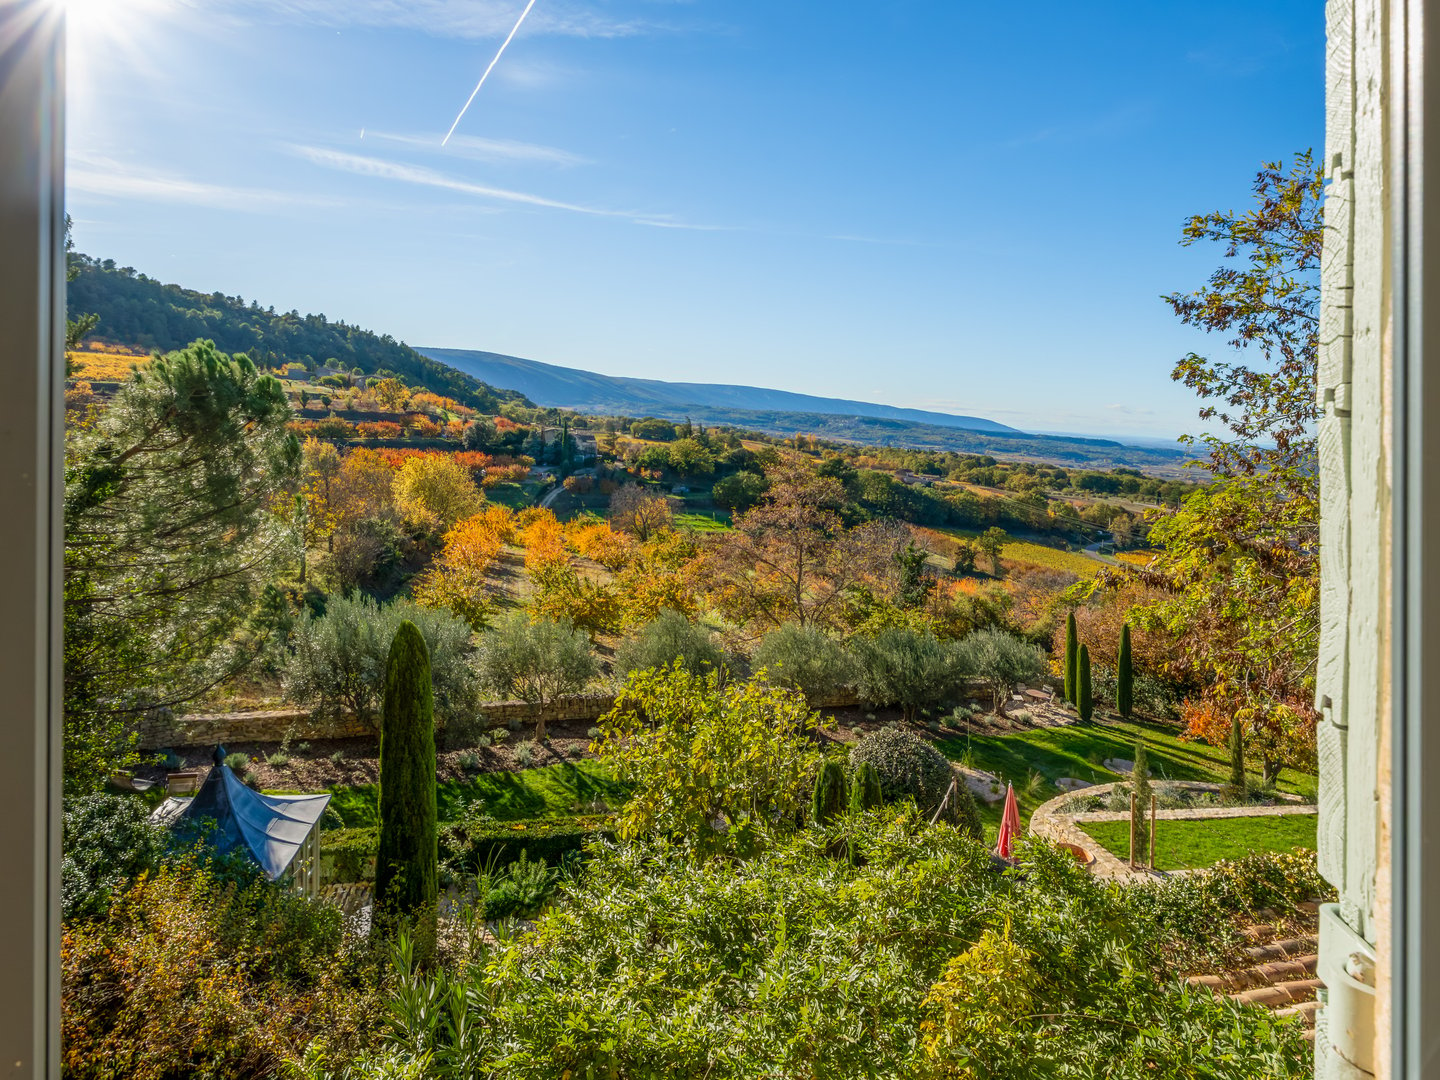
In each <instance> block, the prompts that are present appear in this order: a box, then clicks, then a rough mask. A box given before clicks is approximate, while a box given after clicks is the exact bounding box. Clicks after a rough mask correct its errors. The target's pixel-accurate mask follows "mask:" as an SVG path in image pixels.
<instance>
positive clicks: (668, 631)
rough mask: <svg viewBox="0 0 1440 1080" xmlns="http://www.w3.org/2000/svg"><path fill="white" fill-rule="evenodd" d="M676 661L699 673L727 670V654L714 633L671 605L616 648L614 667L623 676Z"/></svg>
mask: <svg viewBox="0 0 1440 1080" xmlns="http://www.w3.org/2000/svg"><path fill="white" fill-rule="evenodd" d="M677 661H678V662H679V664H680V665H681V666H682V667H684V668H685V670H686V671H690V672H693V673H694V674H696V675H703V674H705V673H706V672H707V671H723V670H724V669H725V653H724V651H723V650H722V649H721V648H720V645H719V643H718V642H716V640H715V635H714V634H713V633H711V632H710V631H709V630H708V629H707V628H706V627H704V626H701V625H700V624H699V623H693V622H691V621H690V620H689V619H687V618H686V617H685V616H684V615H682V614H680V613H679V612H678V611H671V610H669V609H668V608H667V609H666V610H664V611H662V612H660V614H659V615H657V616H656V617H655V618H654V619H653V620H652V621H651V622H648V623H646V624H645V626H643V627H642V628H641V629H640V631H639V632H638V633H636V634H635V635H634V636H633V637H629V638H626V639H625V640H624V641H622V642H621V643H620V646H619V648H617V649H616V650H615V670H616V672H617V673H619V674H621V675H628V674H630V672H632V671H639V670H641V669H643V668H664V667H669V666H670V665H671V664H674V663H676V662H677Z"/></svg>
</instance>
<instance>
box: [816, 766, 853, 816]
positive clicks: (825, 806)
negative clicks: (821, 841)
mask: <svg viewBox="0 0 1440 1080" xmlns="http://www.w3.org/2000/svg"><path fill="white" fill-rule="evenodd" d="M844 812H845V766H844V765H841V764H840V762H838V761H827V762H825V764H824V765H821V766H820V775H819V776H817V777H815V798H814V800H813V801H812V802H811V804H810V816H811V818H813V819H814V821H815V823H816V824H817V825H824V824H827V823H828V822H831V821H834V820H835V819H836V818H838V817H839V816H840V815H841V814H843V813H844Z"/></svg>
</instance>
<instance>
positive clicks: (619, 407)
mask: <svg viewBox="0 0 1440 1080" xmlns="http://www.w3.org/2000/svg"><path fill="white" fill-rule="evenodd" d="M415 350H416V351H417V352H419V353H420V354H421V355H422V356H427V357H429V358H430V359H432V360H437V361H439V362H440V363H443V364H448V365H450V366H451V367H454V368H458V369H459V370H460V371H463V372H465V373H466V374H469V375H471V376H473V377H475V378H477V379H481V380H482V381H484V382H487V383H490V384H491V385H494V386H504V387H506V388H507V389H511V390H518V391H519V392H521V393H523V394H525V396H526V397H528V398H530V399H531V400H532V401H534V402H535V403H536V404H537V405H543V406H547V407H554V408H561V409H564V408H584V409H592V410H593V409H601V408H604V409H613V410H616V411H619V412H622V413H627V414H628V413H636V412H646V411H654V410H655V409H656V408H682V407H684V406H686V405H692V406H705V407H708V408H715V409H743V410H746V411H752V410H753V411H760V412H796V413H820V414H822V415H836V416H865V417H873V418H878V419H884V420H903V421H907V422H909V423H916V424H927V425H932V426H936V427H955V428H963V429H965V430H967V431H984V432H991V433H997V434H999V433H1007V434H1015V435H1021V434H1025V432H1022V431H1021V430H1020V429H1019V428H1014V427H1010V426H1009V425H1008V424H1001V423H999V422H997V421H995V420H988V419H986V418H985V417H981V416H966V415H962V414H956V413H942V412H932V411H929V410H926V409H908V408H904V407H902V406H899V405H884V404H880V403H877V402H870V401H856V400H853V399H850V398H833V397H826V396H823V395H818V394H802V393H798V392H796V391H793V390H774V389H770V388H767V387H760V386H748V385H744V384H740V383H697V382H670V381H667V380H662V379H637V378H632V377H629V376H624V375H601V374H599V373H598V372H594V371H586V370H584V369H583V368H572V367H567V366H565V365H561V364H548V363H545V362H543V361H540V360H527V359H525V358H524V357H519V356H509V355H507V354H505V353H494V352H488V351H485V350H483V349H449V348H439V347H435V346H425V345H417V346H415ZM482 371H483V372H487V374H481V372H482ZM507 379H508V380H510V381H506V380H507ZM582 391H588V393H582ZM567 397H568V398H571V399H572V400H562V399H564V398H567Z"/></svg>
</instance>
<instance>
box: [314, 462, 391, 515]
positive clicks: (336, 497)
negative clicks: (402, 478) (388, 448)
mask: <svg viewBox="0 0 1440 1080" xmlns="http://www.w3.org/2000/svg"><path fill="white" fill-rule="evenodd" d="M330 497H331V505H332V507H333V508H334V511H335V515H336V518H337V522H338V524H339V525H353V524H355V523H356V522H358V521H361V520H363V519H364V518H367V517H380V516H383V515H384V514H387V513H388V512H389V511H390V510H392V509H393V508H394V506H395V471H394V470H393V469H392V468H391V467H390V466H389V465H388V464H387V463H386V462H385V459H384V458H383V457H381V456H380V454H378V453H377V452H376V451H374V450H370V449H368V448H366V447H363V446H360V447H356V448H355V449H354V450H351V451H350V452H349V453H348V454H346V455H345V458H344V460H342V461H341V462H340V471H339V473H338V474H337V475H336V477H335V480H334V482H333V483H332V485H331V489H330Z"/></svg>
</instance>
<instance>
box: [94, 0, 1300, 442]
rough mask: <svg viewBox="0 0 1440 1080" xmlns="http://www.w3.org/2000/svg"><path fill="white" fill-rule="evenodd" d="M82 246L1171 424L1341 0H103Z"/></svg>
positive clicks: (613, 369)
mask: <svg viewBox="0 0 1440 1080" xmlns="http://www.w3.org/2000/svg"><path fill="white" fill-rule="evenodd" d="M68 3H69V9H70V15H69V18H70V58H69V75H68V81H69V101H70V106H69V116H68V128H67V146H68V155H69V160H68V180H67V183H68V196H67V198H68V203H69V210H70V212H71V214H72V215H73V216H74V219H75V239H76V244H77V247H78V248H79V249H80V250H82V251H85V252H87V253H89V254H92V255H95V256H97V257H101V258H113V259H115V260H116V261H117V262H118V263H119V264H121V265H128V266H133V267H135V268H136V269H138V270H140V271H142V272H144V273H146V274H149V275H151V276H152V277H156V278H159V279H161V280H163V281H167V282H175V283H178V284H181V285H184V286H186V287H189V288H195V289H200V290H202V291H206V292H214V291H220V292H224V293H227V294H230V295H240V296H243V297H244V298H245V299H246V300H247V301H248V300H251V299H255V300H258V301H259V302H260V303H261V304H262V305H264V306H267V307H268V306H271V305H273V306H274V307H275V308H276V309H277V310H290V309H298V310H299V311H301V312H303V313H308V312H321V313H324V314H326V315H328V316H329V317H331V318H332V319H344V320H346V321H347V322H351V323H355V324H358V325H361V326H364V327H366V328H369V329H372V330H375V331H377V332H380V333H390V334H393V335H394V336H395V337H397V338H400V339H401V340H404V341H406V342H408V343H410V344H412V345H418V346H442V347H449V348H471V349H483V350H488V351H492V352H499V353H508V354H511V355H516V356H522V357H527V358H529V359H533V360H540V361H544V362H547V363H554V364H562V365H566V366H570V367H578V368H584V369H587V370H591V371H598V372H602V373H604V374H608V375H625V376H634V377H641V378H658V379H672V380H681V381H703V382H730V383H745V384H751V385H758V386H765V387H774V388H779V389H785V390H794V391H799V392H803V393H812V394H824V395H831V396H836V397H847V398H857V399H862V400H869V401H877V402H884V403H887V404H893V405H901V406H908V407H913V408H924V409H936V410H940V411H946V412H958V413H966V414H971V415H979V416H986V417H989V418H991V419H994V420H998V421H1001V422H1002V423H1007V424H1012V425H1014V426H1016V427H1020V428H1024V429H1027V430H1032V431H1067V432H1086V433H1099V434H1110V435H1121V436H1150V437H1170V436H1174V435H1177V434H1179V433H1182V432H1195V431H1198V430H1200V425H1199V424H1198V422H1197V421H1196V419H1195V413H1196V408H1197V405H1196V401H1195V399H1194V397H1193V396H1192V395H1191V393H1190V392H1189V391H1188V390H1186V389H1185V388H1184V387H1182V386H1179V385H1177V384H1174V383H1172V382H1171V380H1170V378H1169V373H1170V369H1171V367H1172V365H1173V364H1174V362H1175V361H1176V360H1177V359H1178V358H1179V357H1181V356H1183V355H1184V354H1186V353H1187V352H1190V351H1192V350H1193V351H1197V352H1200V353H1202V354H1213V353H1216V352H1222V351H1224V348H1225V346H1224V344H1223V341H1221V340H1219V339H1217V338H1215V337H1213V336H1212V337H1207V336H1206V335H1204V334H1201V333H1199V332H1197V331H1193V330H1190V329H1187V328H1185V327H1182V326H1180V325H1179V323H1178V321H1177V320H1176V319H1175V317H1174V316H1173V315H1172V314H1171V313H1170V310H1169V308H1168V306H1167V305H1166V304H1164V303H1163V301H1162V300H1161V299H1160V297H1161V296H1162V295H1163V294H1165V293H1169V292H1174V291H1177V290H1184V291H1188V290H1193V289H1195V288H1197V287H1198V286H1199V285H1200V284H1201V283H1202V282H1203V281H1204V279H1205V277H1206V276H1207V275H1208V274H1209V273H1210V271H1212V270H1213V269H1214V268H1215V267H1216V266H1217V265H1219V262H1220V257H1221V251H1220V250H1219V249H1218V248H1215V247H1213V246H1207V247H1198V248H1197V247H1192V248H1184V247H1182V246H1181V245H1180V244H1179V242H1178V241H1179V238H1180V230H1181V226H1182V224H1183V222H1184V220H1185V218H1186V217H1187V215H1189V214H1192V213H1196V212H1201V211H1206V210H1212V209H1234V210H1244V209H1246V207H1247V204H1248V202H1249V200H1250V185H1251V182H1252V180H1253V177H1254V174H1255V172H1256V170H1257V169H1258V168H1259V166H1260V165H1261V163H1262V162H1264V161H1267V160H1276V159H1282V160H1285V161H1287V162H1288V161H1289V159H1290V158H1291V157H1292V156H1293V155H1294V154H1295V153H1296V152H1297V151H1300V150H1303V149H1305V148H1308V147H1315V148H1316V150H1317V154H1318V151H1319V149H1320V145H1321V142H1322V138H1323V76H1324V10H1323V4H1322V3H1320V2H1319V0H1311V2H1309V3H1291V2H1281V0H1243V2H1226V0H1214V2H1207V3H1205V4H1181V3H1168V2H1166V3H1158V4H1156V3H1148V4H1142V3H1138V2H1132V3H1111V4H1106V3H1098V4H1083V5H1082V4H1074V3H1049V2H1036V3H1030V4H1027V5H1003V4H979V3H972V2H970V0H886V2H884V3H863V4H862V3H855V2H851V0H829V2H825V3H812V2H808V0H689V2H687V0H535V3H534V6H533V9H532V10H531V12H530V14H529V16H528V18H527V19H526V20H525V21H524V23H523V24H522V25H521V27H520V29H519V32H518V33H517V34H516V35H515V37H514V40H513V41H512V42H511V44H510V46H509V48H508V49H507V50H506V52H505V53H504V55H503V56H502V57H501V58H500V60H499V62H498V63H497V64H496V65H495V68H494V71H493V73H492V74H491V75H490V76H489V78H488V80H487V81H486V82H485V84H484V86H483V87H482V88H481V90H480V92H479V93H478V94H476V96H475V99H474V102H473V104H472V105H471V106H470V108H469V111H468V112H467V113H466V114H465V116H464V117H463V118H462V119H461V120H460V122H459V124H458V125H457V127H456V129H455V134H454V136H453V137H452V138H451V139H450V141H449V143H448V144H447V145H445V146H443V147H442V145H441V142H442V139H443V138H444V136H445V133H446V131H447V130H448V129H449V128H450V126H451V124H452V123H453V122H454V121H455V119H456V116H457V114H458V113H459V111H460V109H461V106H462V105H464V103H465V101H466V99H467V98H468V97H469V95H470V94H471V92H472V91H473V90H474V88H475V84H476V82H477V81H478V80H479V78H480V75H481V73H482V72H483V71H484V70H485V68H486V66H487V65H488V64H489V63H490V62H491V60H492V59H493V58H494V56H495V53H496V50H497V49H498V48H499V46H500V44H501V42H502V41H503V40H504V39H505V37H506V35H507V34H508V33H509V32H510V30H511V29H512V27H513V26H514V24H515V20H516V19H517V17H518V16H519V15H520V13H521V11H522V9H523V8H524V7H525V0H68Z"/></svg>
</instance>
